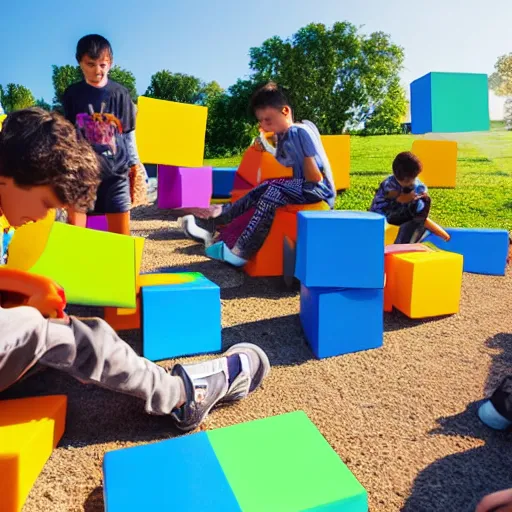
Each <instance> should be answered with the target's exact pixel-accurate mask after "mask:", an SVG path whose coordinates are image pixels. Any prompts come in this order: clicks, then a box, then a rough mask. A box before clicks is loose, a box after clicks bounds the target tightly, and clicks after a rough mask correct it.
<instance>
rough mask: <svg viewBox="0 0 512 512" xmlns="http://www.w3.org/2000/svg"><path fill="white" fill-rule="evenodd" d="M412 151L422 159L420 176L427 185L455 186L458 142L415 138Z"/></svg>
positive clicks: (433, 186) (432, 186)
mask: <svg viewBox="0 0 512 512" xmlns="http://www.w3.org/2000/svg"><path fill="white" fill-rule="evenodd" d="M412 152H413V153H414V154H415V155H416V156H417V157H418V158H419V159H420V160H421V163H422V164H423V171H422V172H421V174H420V176H419V178H420V179H421V181H423V183H425V185H427V187H431V188H436V187H437V188H455V183H456V176H457V142H455V141H450V140H415V141H414V142H413V144H412Z"/></svg>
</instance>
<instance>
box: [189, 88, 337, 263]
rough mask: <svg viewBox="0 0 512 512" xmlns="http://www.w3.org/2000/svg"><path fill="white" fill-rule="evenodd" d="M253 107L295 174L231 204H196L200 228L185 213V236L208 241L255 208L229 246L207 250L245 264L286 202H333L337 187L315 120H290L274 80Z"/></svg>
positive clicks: (218, 245)
mask: <svg viewBox="0 0 512 512" xmlns="http://www.w3.org/2000/svg"><path fill="white" fill-rule="evenodd" d="M251 109H252V111H253V113H254V115H255V116H256V118H257V119H258V122H259V124H260V128H261V129H262V130H263V131H265V132H274V134H275V135H276V138H277V147H276V151H275V157H276V159H277V160H278V161H279V162H280V163H281V164H283V165H284V166H286V167H292V169H293V177H292V178H289V179H285V178H283V179H275V180H271V181H266V182H263V183H261V184H260V185H258V186H257V187H255V188H254V189H253V190H251V191H250V192H249V193H248V194H247V195H245V196H244V197H242V198H241V199H239V200H238V201H236V202H235V203H233V204H227V205H223V206H221V205H213V206H211V207H210V208H207V209H204V210H202V209H197V210H196V217H198V218H203V219H207V220H208V221H207V222H206V223H203V224H206V226H203V227H201V226H200V225H198V223H197V222H196V219H195V218H194V217H193V216H192V215H187V216H185V217H183V219H182V223H183V229H184V232H185V234H186V235H187V236H189V237H191V238H194V239H198V240H201V241H203V242H205V244H206V245H209V244H210V243H211V240H212V236H213V233H214V232H215V231H216V229H217V227H219V226H222V225H226V224H228V223H230V222H231V221H233V220H234V219H237V218H239V217H240V216H241V215H243V214H244V213H246V212H247V211H249V210H251V209H253V208H254V209H255V210H254V213H253V215H252V217H251V219H250V221H249V223H248V224H247V226H246V227H245V229H244V230H243V232H242V234H241V235H240V236H239V237H238V239H237V240H236V242H235V244H234V245H233V247H232V248H229V247H228V246H227V245H226V244H225V242H217V243H215V244H213V245H210V246H209V247H207V249H206V255H207V256H209V257H211V258H214V259H218V260H221V261H226V262H228V263H230V264H232V265H234V266H243V265H245V263H247V261H248V260H249V259H250V258H251V257H252V256H253V255H254V254H256V253H257V252H258V250H259V249H260V248H261V246H262V245H263V243H264V241H265V239H266V237H267V235H268V233H269V231H270V228H271V226H272V221H273V220H274V216H275V213H276V210H277V208H279V207H281V206H285V205H287V204H310V203H317V202H320V201H326V202H327V203H328V204H329V206H330V207H331V208H333V207H334V199H335V197H336V190H335V187H334V182H333V179H332V174H331V169H330V165H329V161H328V159H327V156H326V154H325V151H324V149H323V147H322V143H321V140H320V134H319V133H318V130H317V129H316V127H315V125H314V124H313V123H310V122H308V121H304V122H303V123H294V121H293V115H292V109H291V107H290V104H289V102H288V100H287V98H286V96H285V94H284V93H283V91H282V90H281V89H280V88H279V87H278V86H277V85H276V84H275V83H273V82H270V83H268V84H266V85H265V86H263V87H261V88H259V89H258V90H257V91H256V92H255V93H254V95H253V97H252V100H251Z"/></svg>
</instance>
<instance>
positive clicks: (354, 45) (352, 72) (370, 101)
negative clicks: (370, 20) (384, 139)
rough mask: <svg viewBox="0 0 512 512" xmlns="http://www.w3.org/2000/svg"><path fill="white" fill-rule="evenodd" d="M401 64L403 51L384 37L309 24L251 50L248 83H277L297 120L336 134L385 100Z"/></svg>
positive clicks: (342, 24) (348, 26) (343, 25)
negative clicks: (288, 36)
mask: <svg viewBox="0 0 512 512" xmlns="http://www.w3.org/2000/svg"><path fill="white" fill-rule="evenodd" d="M403 59H404V52H403V49H402V48H401V47H399V46H397V45H395V44H393V43H392V42H391V41H390V38H389V36H388V35H387V34H384V33H382V32H375V33H372V34H370V35H368V36H365V35H360V34H358V33H357V28H356V27H355V26H354V25H352V24H350V23H348V22H337V23H334V25H333V26H332V28H331V29H329V28H327V27H326V26H325V25H323V24H320V23H316V24H314V23H312V24H309V25H307V26H306V27H304V28H301V29H300V30H299V31H298V32H297V33H296V34H294V35H293V36H292V37H291V38H289V39H286V40H282V39H281V38H280V37H277V36H276V37H272V38H271V39H268V40H266V41H265V42H264V43H263V44H262V45H261V46H260V47H258V48H251V50H250V67H251V69H252V75H251V82H252V84H253V85H254V84H255V83H259V82H265V81H268V80H275V81H276V82H277V83H278V84H279V85H281V86H283V87H284V88H286V89H288V92H289V94H288V96H289V99H290V103H291V104H292V107H294V111H295V118H296V119H297V120H300V119H309V120H311V121H313V122H315V123H316V124H317V126H318V128H319V130H320V132H321V133H325V134H336V133H341V132H342V131H343V129H344V128H345V127H346V126H347V125H349V124H358V123H360V122H364V121H365V120H366V119H367V118H368V117H369V116H370V114H371V113H372V110H373V105H379V104H381V103H382V102H383V101H384V99H385V98H386V95H387V93H388V90H389V89H390V87H391V84H392V83H393V82H394V81H395V80H397V79H398V75H399V72H400V70H401V68H402V63H403Z"/></svg>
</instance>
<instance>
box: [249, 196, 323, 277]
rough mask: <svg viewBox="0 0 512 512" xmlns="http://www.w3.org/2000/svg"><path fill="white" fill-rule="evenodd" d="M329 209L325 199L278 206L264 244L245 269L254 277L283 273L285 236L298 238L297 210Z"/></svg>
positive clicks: (293, 238)
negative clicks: (309, 202)
mask: <svg viewBox="0 0 512 512" xmlns="http://www.w3.org/2000/svg"><path fill="white" fill-rule="evenodd" d="M328 210H330V208H329V205H328V204H327V203H325V202H323V201H321V202H319V203H313V204H304V205H288V206H283V207H281V208H278V209H277V212H276V216H275V218H274V222H272V227H271V228H270V232H269V234H268V236H267V238H266V240H265V242H264V244H263V245H262V247H261V249H260V250H259V251H258V252H257V253H256V254H255V255H254V256H253V257H252V258H251V259H250V260H249V261H248V262H247V264H246V265H245V266H244V271H245V272H246V273H247V274H249V275H250V276H253V277H263V276H265V277H270V276H281V275H283V244H284V237H285V236H288V237H289V238H291V239H292V240H296V239H297V212H299V211H328Z"/></svg>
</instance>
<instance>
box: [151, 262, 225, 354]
mask: <svg viewBox="0 0 512 512" xmlns="http://www.w3.org/2000/svg"><path fill="white" fill-rule="evenodd" d="M191 275H192V276H193V277H194V279H193V280H192V281H190V282H187V283H180V284H166V285H160V286H144V287H142V354H143V356H144V357H146V358H147V359H150V360H151V361H160V360H162V359H172V358H174V357H179V356H186V355H195V354H205V353H208V352H218V351H220V350H221V304H220V288H219V287H218V286H217V285H216V284H215V283H212V282H211V281H210V280H208V279H206V277H204V276H203V275H202V274H200V273H199V272H191Z"/></svg>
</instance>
